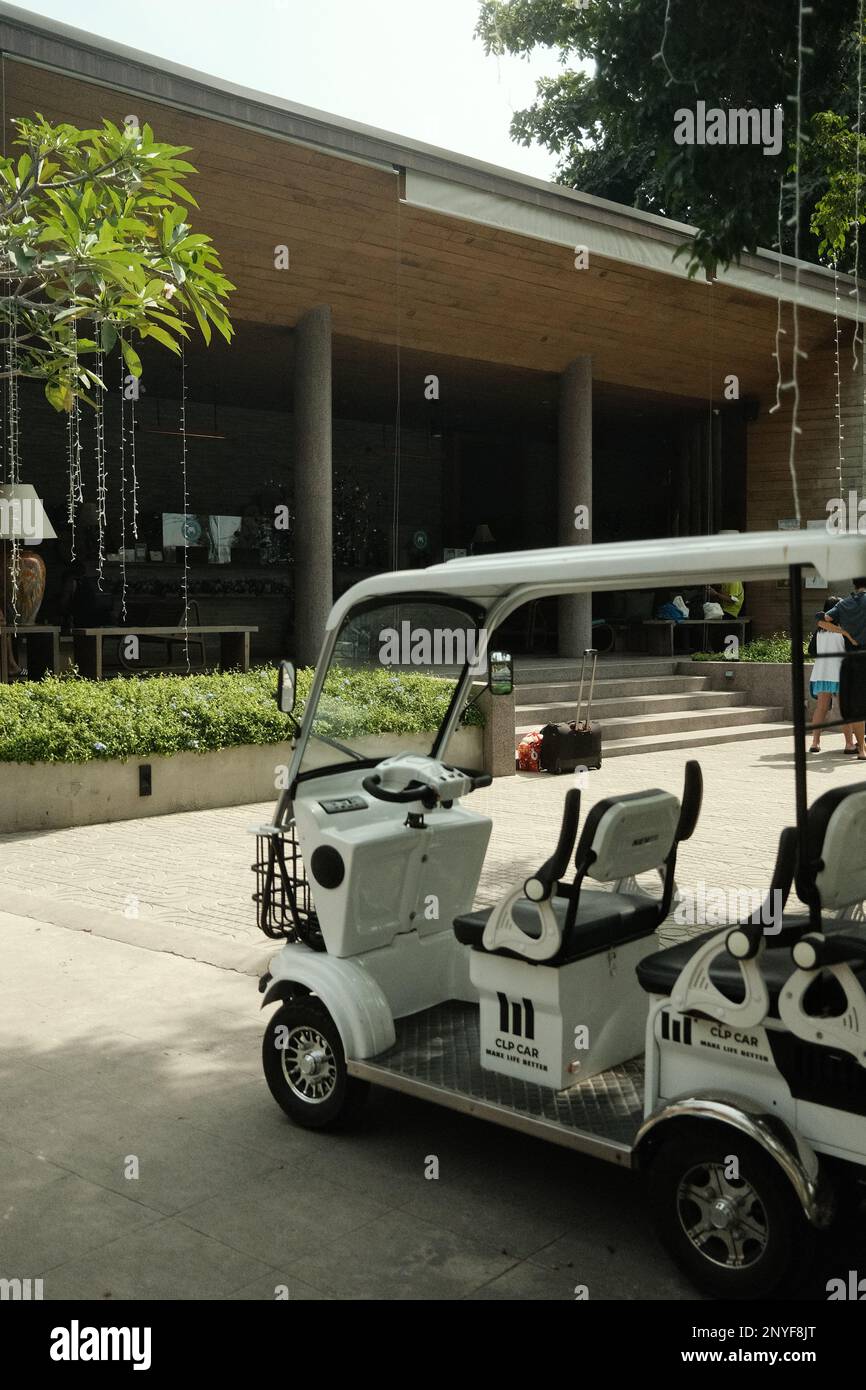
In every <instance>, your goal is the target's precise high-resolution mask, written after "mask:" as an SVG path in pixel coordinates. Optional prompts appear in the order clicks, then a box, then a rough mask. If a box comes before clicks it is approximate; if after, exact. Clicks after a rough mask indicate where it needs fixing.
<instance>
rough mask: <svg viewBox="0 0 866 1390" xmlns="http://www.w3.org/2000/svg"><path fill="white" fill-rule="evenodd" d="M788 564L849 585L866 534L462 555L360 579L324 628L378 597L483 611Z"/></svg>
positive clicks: (767, 572) (766, 571) (746, 574)
mask: <svg viewBox="0 0 866 1390" xmlns="http://www.w3.org/2000/svg"><path fill="white" fill-rule="evenodd" d="M791 565H802V566H803V567H804V568H809V569H811V570H814V571H815V573H817V574H820V575H821V576H822V577H823V578H824V579H825V580H826V581H827V582H828V583H830V584H837V583H838V584H839V586H841V587H847V586H850V581H851V580H852V579H853V578H855V577H858V576H860V575H866V536H860V535H844V534H842V535H838V534H832V533H831V532H829V531H827V530H825V529H823V528H821V529H818V528H817V527H816V528H814V529H808V530H801V531H746V532H738V533H736V534H732V535H722V536H672V537H671V538H670V539H663V540H651V541H618V542H616V543H614V544H609V545H570V546H564V545H563V546H550V547H548V548H547V549H545V550H514V551H509V552H507V553H505V554H501V555H477V556H467V557H464V558H462V559H457V560H448V561H446V562H445V563H444V564H441V565H430V566H429V567H428V568H426V569H416V570H391V571H390V572H386V573H384V574H377V575H374V576H373V577H372V578H370V579H364V580H362V581H361V583H360V584H355V585H354V586H353V587H352V588H351V589H349V590H348V592H347V593H345V594H343V596H342V597H341V598H339V599H338V600H337V602H336V603H335V604H334V607H333V608H332V609H331V614H330V617H329V619H328V629H329V630H331V629H333V628H335V627H338V626H339V625H340V624H341V623H342V621H343V619H344V618H345V616H346V614H347V613H348V612H349V610H350V609H352V608H354V607H355V605H356V604H358V603H363V602H365V601H368V600H369V599H371V598H376V597H380V596H381V597H382V598H393V597H394V596H395V595H396V594H400V595H405V596H406V597H409V596H410V595H411V594H412V593H413V592H417V593H419V594H420V593H423V594H426V595H428V596H429V595H430V594H433V593H435V594H442V595H447V594H452V595H453V596H454V597H455V598H458V597H462V598H469V599H472V600H474V601H475V602H476V603H478V604H479V605H480V606H482V607H488V606H489V605H490V604H491V603H492V602H493V601H494V600H496V599H498V598H500V597H501V596H502V595H504V594H508V593H510V592H512V591H514V590H517V589H524V588H525V589H527V590H531V591H532V594H531V596H532V597H534V598H537V597H543V596H544V595H546V594H574V593H580V592H582V591H583V590H596V591H601V590H614V589H650V588H652V589H663V588H669V587H674V586H678V585H682V586H683V587H687V586H690V585H696V584H706V583H710V584H713V583H715V584H723V583H725V582H726V581H728V580H736V579H739V580H741V581H742V582H743V583H748V582H749V581H750V580H752V581H754V580H758V579H785V578H787V575H788V569H789V567H790V566H791ZM529 596H530V595H529V594H527V597H529Z"/></svg>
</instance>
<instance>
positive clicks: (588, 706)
mask: <svg viewBox="0 0 866 1390" xmlns="http://www.w3.org/2000/svg"><path fill="white" fill-rule="evenodd" d="M588 656H591V657H592V668H591V670H590V677H589V694H588V695H587V697H586V719H585V720H584V721H583V727H584V728H585V729H588V728H589V721H590V717H591V714H592V695H593V691H594V690H595V673H596V670H597V668H598V651H597V650H596V648H595V647H587V648H586V649H585V651H584V653H583V661H582V662H581V666H580V688H579V690H578V692H577V712H576V717H575V721H574V727H575V728H579V727H580V723H581V718H580V707H581V705H582V704H583V682H584V674H585V672H586V658H587V657H588Z"/></svg>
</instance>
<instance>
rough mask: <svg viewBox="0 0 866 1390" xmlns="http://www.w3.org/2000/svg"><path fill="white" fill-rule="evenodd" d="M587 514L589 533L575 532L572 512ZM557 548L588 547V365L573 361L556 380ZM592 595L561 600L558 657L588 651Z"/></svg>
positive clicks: (587, 360)
mask: <svg viewBox="0 0 866 1390" xmlns="http://www.w3.org/2000/svg"><path fill="white" fill-rule="evenodd" d="M576 507H586V508H587V509H588V520H589V526H588V529H587V530H585V531H584V530H579V531H578V530H575V525H574V523H575V508H576ZM558 517H559V526H558V532H559V535H558V539H559V544H560V545H588V544H590V542H591V541H592V359H591V358H590V357H576V358H575V359H574V361H573V362H570V363H569V365H568V366H567V367H566V369H565V371H564V372H563V373H562V376H561V377H560V379H559V497H558ZM591 631H592V595H591V594H575V595H573V596H571V597H569V598H562V599H560V600H559V654H560V656H581V655H582V653H583V651H584V649H585V648H586V647H588V646H590V645H591V640H590V637H591Z"/></svg>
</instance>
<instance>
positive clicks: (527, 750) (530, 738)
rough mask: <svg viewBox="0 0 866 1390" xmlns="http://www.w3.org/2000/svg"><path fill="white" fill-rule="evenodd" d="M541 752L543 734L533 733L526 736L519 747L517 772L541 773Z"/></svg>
mask: <svg viewBox="0 0 866 1390" xmlns="http://www.w3.org/2000/svg"><path fill="white" fill-rule="evenodd" d="M540 752H541V734H540V733H538V732H537V731H536V732H533V733H531V734H525V735H524V737H523V738H522V739H521V740H520V743H519V744H518V746H517V771H518V772H540V771H541V764H540V763H539V760H538V759H539V754H540Z"/></svg>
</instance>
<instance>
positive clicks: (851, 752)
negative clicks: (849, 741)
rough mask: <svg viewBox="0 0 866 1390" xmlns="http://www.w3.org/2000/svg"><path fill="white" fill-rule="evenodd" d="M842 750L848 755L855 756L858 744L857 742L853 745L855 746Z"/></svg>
mask: <svg viewBox="0 0 866 1390" xmlns="http://www.w3.org/2000/svg"><path fill="white" fill-rule="evenodd" d="M842 752H843V753H844V754H845V755H846V756H847V757H849V758H853V756H854V754H855V753H856V752H857V745H856V743H855V744H854V747H853V748H843V749H842Z"/></svg>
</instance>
